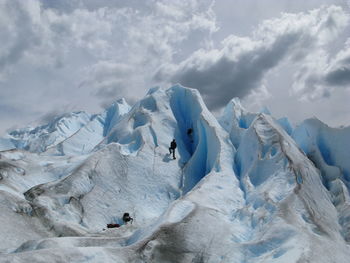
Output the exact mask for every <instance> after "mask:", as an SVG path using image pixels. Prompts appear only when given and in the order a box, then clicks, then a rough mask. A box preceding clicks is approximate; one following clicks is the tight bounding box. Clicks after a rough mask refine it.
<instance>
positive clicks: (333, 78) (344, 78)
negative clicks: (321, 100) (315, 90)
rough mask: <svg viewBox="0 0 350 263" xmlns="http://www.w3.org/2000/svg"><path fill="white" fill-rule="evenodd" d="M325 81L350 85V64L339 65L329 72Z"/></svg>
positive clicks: (332, 83)
mask: <svg viewBox="0 0 350 263" xmlns="http://www.w3.org/2000/svg"><path fill="white" fill-rule="evenodd" d="M325 81H326V83H327V84H328V85H332V86H346V85H350V65H348V66H347V67H345V66H343V67H339V68H337V69H335V70H332V71H330V72H328V73H327V75H326V76H325Z"/></svg>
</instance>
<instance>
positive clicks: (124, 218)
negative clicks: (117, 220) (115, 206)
mask: <svg viewBox="0 0 350 263" xmlns="http://www.w3.org/2000/svg"><path fill="white" fill-rule="evenodd" d="M123 221H124V223H125V224H127V223H128V222H131V224H132V222H133V221H134V219H133V218H132V217H130V215H129V213H124V215H123Z"/></svg>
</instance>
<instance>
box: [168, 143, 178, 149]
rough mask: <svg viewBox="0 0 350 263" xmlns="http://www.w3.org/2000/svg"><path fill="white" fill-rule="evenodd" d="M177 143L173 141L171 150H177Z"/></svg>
mask: <svg viewBox="0 0 350 263" xmlns="http://www.w3.org/2000/svg"><path fill="white" fill-rule="evenodd" d="M176 146H177V145H176V142H175V141H172V142H171V143H170V149H175V148H176Z"/></svg>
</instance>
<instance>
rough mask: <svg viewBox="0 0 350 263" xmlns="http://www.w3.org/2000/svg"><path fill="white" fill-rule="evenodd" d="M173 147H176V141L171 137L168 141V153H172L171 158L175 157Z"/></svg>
mask: <svg viewBox="0 0 350 263" xmlns="http://www.w3.org/2000/svg"><path fill="white" fill-rule="evenodd" d="M175 149H176V141H175V139H173V141H172V142H171V143H170V148H169V152H170V154H171V153H173V158H174V159H176V157H175Z"/></svg>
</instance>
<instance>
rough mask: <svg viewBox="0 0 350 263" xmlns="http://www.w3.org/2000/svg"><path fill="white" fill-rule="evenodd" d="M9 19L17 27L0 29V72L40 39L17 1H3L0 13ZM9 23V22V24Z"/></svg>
mask: <svg viewBox="0 0 350 263" xmlns="http://www.w3.org/2000/svg"><path fill="white" fill-rule="evenodd" d="M2 12H3V13H4V14H5V17H6V18H7V19H9V20H11V23H13V25H14V26H15V27H16V28H17V29H18V31H17V32H12V31H11V30H9V29H2V30H1V34H3V35H4V36H5V37H3V42H2V48H1V51H0V73H1V71H3V70H5V69H6V68H7V67H8V66H11V65H13V64H15V63H17V62H18V61H19V60H20V59H21V58H22V56H23V54H24V52H25V51H26V50H28V49H29V48H30V47H31V46H32V45H35V44H39V43H40V39H39V37H38V36H37V35H36V34H35V33H34V31H33V29H32V21H31V18H30V16H29V15H28V13H27V12H26V10H24V9H23V6H22V5H21V3H19V2H18V1H16V0H14V1H11V2H8V1H7V2H5V3H4V4H3V10H1V11H0V14H1V13H2ZM11 23H9V24H11Z"/></svg>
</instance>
